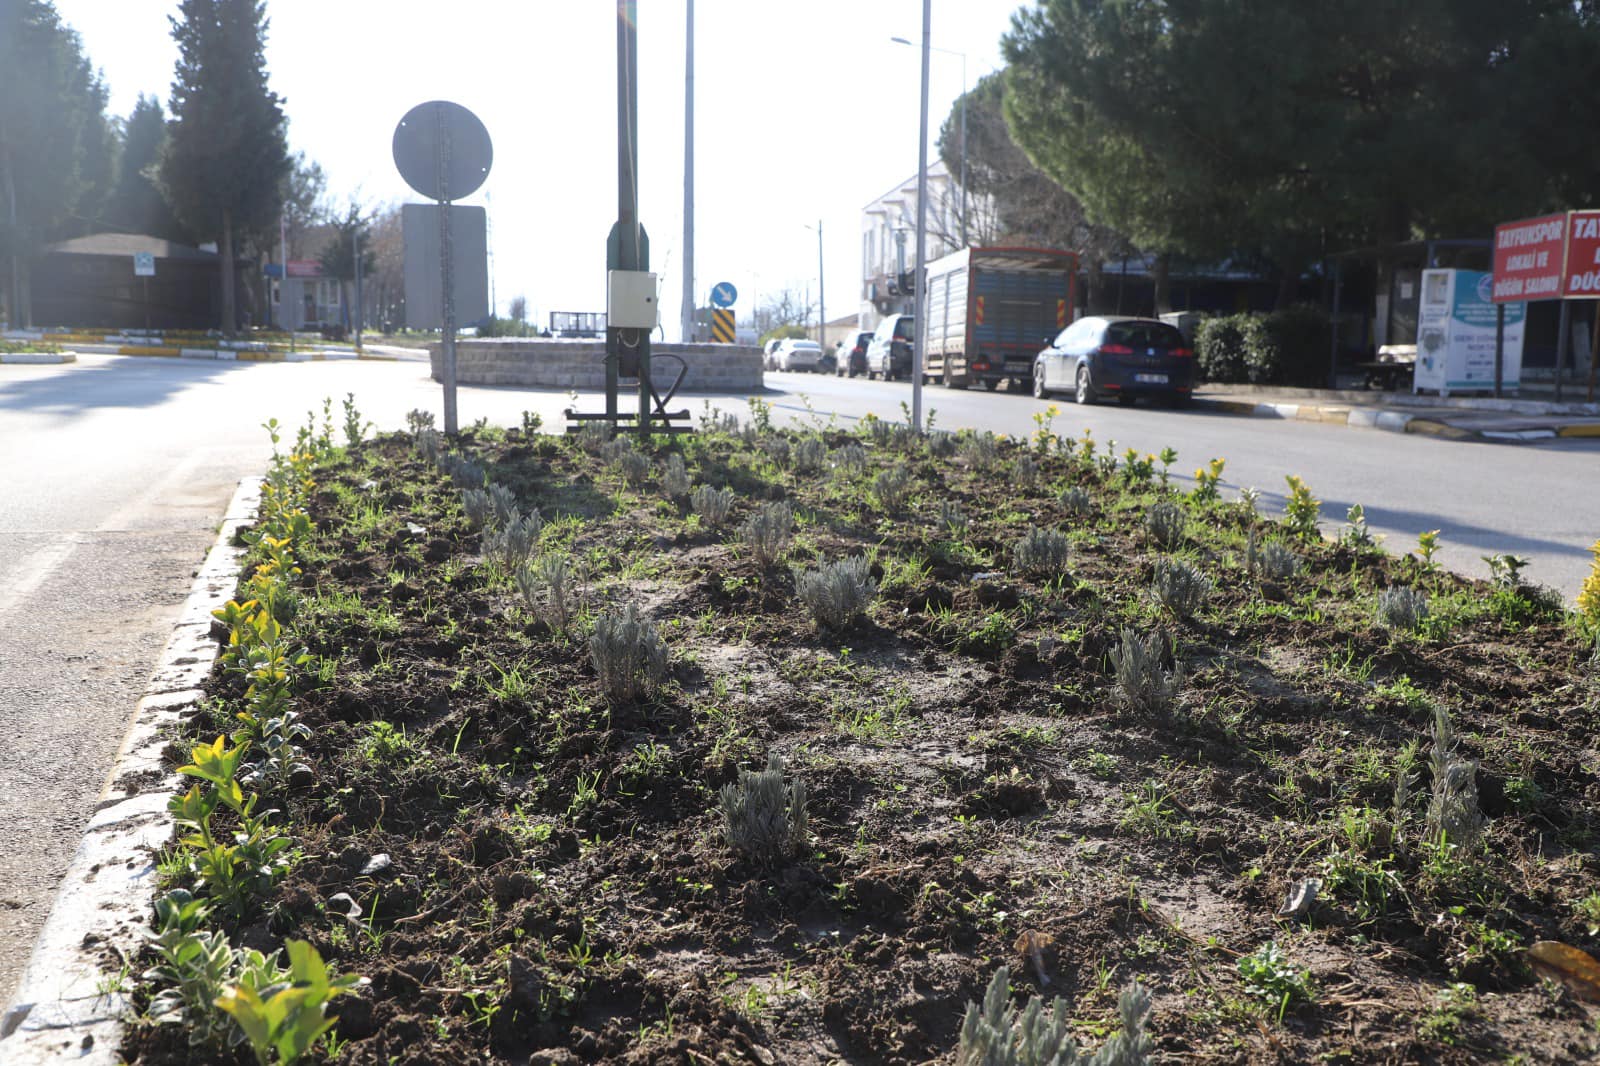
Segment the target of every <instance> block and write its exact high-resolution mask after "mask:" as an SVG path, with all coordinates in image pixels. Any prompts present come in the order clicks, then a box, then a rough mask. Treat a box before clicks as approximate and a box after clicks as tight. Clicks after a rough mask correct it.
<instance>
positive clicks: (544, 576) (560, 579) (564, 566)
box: [513, 552, 575, 633]
mask: <svg viewBox="0 0 1600 1066" xmlns="http://www.w3.org/2000/svg"><path fill="white" fill-rule="evenodd" d="M513 576H514V578H515V580H516V583H517V591H519V592H521V593H522V598H523V600H524V601H525V602H526V603H527V605H528V609H529V610H531V611H533V612H534V614H535V615H536V616H537V617H539V618H540V619H542V620H543V621H544V623H545V624H546V625H548V626H549V627H550V628H551V629H553V630H555V631H556V632H557V633H565V632H566V631H567V626H568V624H569V623H570V622H571V621H572V609H573V605H574V600H575V590H574V588H573V579H572V560H571V558H570V557H569V556H567V555H565V554H563V553H558V552H550V553H546V554H544V555H541V556H539V558H538V559H537V560H535V561H534V562H533V563H532V564H531V565H524V566H522V567H521V568H519V569H518V570H517V571H516V573H515V574H514V575H513Z"/></svg>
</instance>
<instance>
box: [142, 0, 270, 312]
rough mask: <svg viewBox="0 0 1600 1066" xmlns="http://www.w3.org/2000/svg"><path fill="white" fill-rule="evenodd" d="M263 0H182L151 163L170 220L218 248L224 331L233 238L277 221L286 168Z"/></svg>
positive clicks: (231, 300)
mask: <svg viewBox="0 0 1600 1066" xmlns="http://www.w3.org/2000/svg"><path fill="white" fill-rule="evenodd" d="M265 9H266V4H265V0H182V3H181V5H180V8H179V11H180V14H181V16H182V17H181V18H173V19H171V20H170V21H171V23H172V36H173V38H174V40H176V41H177V43H178V66H177V71H176V76H175V79H174V81H173V84H172V101H171V103H172V116H173V118H172V122H171V125H170V126H169V137H168V140H167V145H166V149H165V151H164V152H163V153H162V156H161V164H160V168H159V174H160V183H161V187H162V189H163V191H164V192H165V194H166V197H167V200H168V202H169V203H171V204H172V207H173V209H174V211H176V213H177V215H178V218H179V220H180V221H182V222H183V224H184V225H185V226H186V227H188V228H189V229H190V230H191V231H192V232H194V233H195V234H197V235H200V236H215V237H216V238H217V247H218V249H219V251H220V252H221V261H222V262H221V266H222V328H223V330H224V332H228V333H231V332H233V329H234V327H235V324H236V318H235V311H234V303H235V298H234V261H235V256H234V249H235V237H236V235H252V234H254V235H260V234H265V233H268V232H270V230H271V229H272V228H273V227H275V226H276V223H277V220H278V211H279V208H280V206H281V204H280V195H281V193H282V191H283V187H284V185H283V183H284V182H285V180H286V179H287V178H288V176H289V173H290V160H289V149H288V145H287V143H286V141H285V136H284V117H283V108H282V106H281V103H282V102H281V99H280V98H279V96H278V95H277V94H276V93H274V92H272V90H271V89H269V88H268V87H267V71H266V60H265V55H264V49H265V39H266V33H267V18H266V11H265Z"/></svg>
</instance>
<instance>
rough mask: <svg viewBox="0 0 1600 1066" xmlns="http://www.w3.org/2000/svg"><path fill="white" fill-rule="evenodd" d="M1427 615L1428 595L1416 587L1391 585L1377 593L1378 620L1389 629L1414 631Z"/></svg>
mask: <svg viewBox="0 0 1600 1066" xmlns="http://www.w3.org/2000/svg"><path fill="white" fill-rule="evenodd" d="M1427 617H1428V597H1427V596H1425V595H1423V594H1422V593H1420V592H1418V591H1417V590H1416V589H1413V588H1407V587H1405V586H1403V585H1393V586H1390V587H1389V588H1386V589H1384V590H1383V591H1382V592H1380V593H1378V621H1380V622H1382V623H1383V624H1384V625H1386V626H1388V627H1389V628H1390V629H1398V630H1401V631H1403V632H1406V633H1412V632H1415V631H1416V629H1417V627H1418V626H1420V625H1421V624H1422V621H1423V619H1425V618H1427Z"/></svg>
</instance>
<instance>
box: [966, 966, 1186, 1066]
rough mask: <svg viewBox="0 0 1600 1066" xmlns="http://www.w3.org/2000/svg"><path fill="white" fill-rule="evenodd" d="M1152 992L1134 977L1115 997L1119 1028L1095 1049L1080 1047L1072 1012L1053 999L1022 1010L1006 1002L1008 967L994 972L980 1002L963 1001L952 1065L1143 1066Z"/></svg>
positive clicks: (1150, 1050)
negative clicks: (1076, 1038) (959, 1037)
mask: <svg viewBox="0 0 1600 1066" xmlns="http://www.w3.org/2000/svg"><path fill="white" fill-rule="evenodd" d="M1150 1006H1151V995H1150V993H1149V991H1147V990H1146V989H1145V987H1144V986H1143V985H1141V984H1139V982H1138V981H1133V982H1131V983H1129V985H1128V986H1127V987H1126V988H1124V989H1123V990H1122V994H1121V995H1120V996H1118V997H1117V1014H1118V1017H1119V1019H1120V1020H1121V1023H1122V1027H1121V1030H1120V1031H1118V1032H1114V1033H1112V1034H1111V1035H1110V1036H1109V1037H1107V1039H1106V1042H1105V1043H1104V1044H1102V1045H1101V1047H1100V1050H1099V1051H1096V1052H1095V1053H1094V1054H1092V1055H1089V1054H1085V1053H1084V1052H1082V1051H1080V1050H1079V1048H1078V1045H1077V1042H1076V1041H1074V1040H1073V1037H1072V1011H1071V1009H1070V1008H1069V1007H1068V1006H1067V1002H1066V1000H1064V999H1061V998H1060V997H1057V998H1056V999H1055V1001H1054V1002H1053V1003H1051V1004H1050V1006H1049V1007H1048V1008H1047V1007H1045V1006H1044V1001H1043V1000H1042V999H1033V1000H1030V1001H1029V1003H1028V1005H1027V1006H1026V1007H1024V1008H1023V1009H1022V1010H1020V1011H1019V1010H1018V1009H1017V1008H1016V1007H1015V1006H1013V1005H1012V1004H1011V971H1010V969H1009V968H1008V967H1005V966H1002V967H1000V969H998V970H996V971H995V975H994V977H993V978H992V979H991V980H990V981H989V987H988V989H987V991H985V992H984V996H983V1004H982V1005H981V1006H980V1005H979V1004H977V1003H970V1002H969V1003H968V1004H967V1010H966V1014H965V1016H964V1017H963V1018H962V1021H961V1040H960V1043H959V1044H958V1045H957V1048H956V1066H1146V1064H1147V1063H1149V1062H1150V1061H1151V1056H1152V1055H1153V1054H1154V1052H1155V1042H1154V1041H1153V1040H1151V1038H1150V1036H1149V1035H1148V1034H1147V1033H1146V1032H1145V1025H1146V1023H1147V1022H1148V1021H1149V1018H1150Z"/></svg>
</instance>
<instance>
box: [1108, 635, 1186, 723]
mask: <svg viewBox="0 0 1600 1066" xmlns="http://www.w3.org/2000/svg"><path fill="white" fill-rule="evenodd" d="M1166 652H1167V638H1166V636H1165V635H1164V634H1161V633H1151V634H1150V635H1149V636H1148V637H1141V636H1139V634H1138V633H1136V632H1134V631H1133V630H1132V629H1130V628H1127V627H1126V626H1125V627H1123V630H1122V638H1121V640H1120V641H1119V642H1118V644H1117V646H1116V647H1114V648H1112V649H1111V667H1112V670H1113V671H1114V672H1115V673H1116V678H1117V697H1118V699H1119V700H1120V701H1121V702H1122V704H1123V706H1124V707H1126V708H1128V709H1129V710H1132V711H1139V712H1142V713H1145V714H1165V713H1166V712H1167V711H1168V710H1170V709H1171V707H1172V701H1173V699H1174V698H1175V697H1176V696H1177V694H1178V689H1179V688H1180V687H1181V686H1182V684H1183V678H1182V673H1181V671H1179V670H1178V669H1176V668H1174V669H1173V670H1171V671H1168V670H1167V669H1166V667H1165V665H1164V664H1163V662H1162V660H1163V659H1164V658H1165V656H1166Z"/></svg>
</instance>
